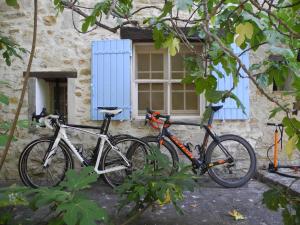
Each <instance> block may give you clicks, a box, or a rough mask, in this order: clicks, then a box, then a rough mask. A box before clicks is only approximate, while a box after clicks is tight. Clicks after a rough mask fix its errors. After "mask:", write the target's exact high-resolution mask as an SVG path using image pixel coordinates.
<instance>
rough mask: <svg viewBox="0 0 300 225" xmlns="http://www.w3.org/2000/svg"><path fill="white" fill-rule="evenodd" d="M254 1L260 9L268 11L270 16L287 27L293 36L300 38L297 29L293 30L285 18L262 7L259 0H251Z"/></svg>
mask: <svg viewBox="0 0 300 225" xmlns="http://www.w3.org/2000/svg"><path fill="white" fill-rule="evenodd" d="M250 1H251V2H252V4H253V5H254V6H255V7H256V8H257V9H259V10H261V11H263V12H266V13H267V14H269V15H270V16H272V17H273V18H274V19H275V20H276V21H277V22H278V23H279V24H281V25H282V26H283V27H284V28H285V29H287V30H288V31H289V33H291V35H293V37H296V38H300V34H298V33H296V32H295V31H293V30H292V29H291V28H290V27H289V26H288V25H287V24H286V23H285V22H284V21H283V20H281V19H280V18H279V17H278V16H276V15H275V14H274V13H273V12H272V11H271V10H268V9H265V8H264V7H261V6H260V5H259V3H258V2H256V1H255V0H250Z"/></svg>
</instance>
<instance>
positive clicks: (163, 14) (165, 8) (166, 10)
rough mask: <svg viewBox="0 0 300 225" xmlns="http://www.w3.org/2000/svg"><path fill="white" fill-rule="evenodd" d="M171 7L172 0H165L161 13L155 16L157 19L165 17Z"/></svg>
mask: <svg viewBox="0 0 300 225" xmlns="http://www.w3.org/2000/svg"><path fill="white" fill-rule="evenodd" d="M172 8H173V2H172V1H166V3H165V5H164V7H163V9H162V14H161V15H160V16H159V17H158V18H157V19H158V20H159V19H161V18H163V17H165V16H166V15H168V14H169V13H171V12H172Z"/></svg>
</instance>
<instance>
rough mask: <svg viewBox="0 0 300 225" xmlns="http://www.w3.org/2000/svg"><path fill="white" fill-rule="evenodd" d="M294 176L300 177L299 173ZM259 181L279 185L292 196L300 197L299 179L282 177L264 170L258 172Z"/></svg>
mask: <svg viewBox="0 0 300 225" xmlns="http://www.w3.org/2000/svg"><path fill="white" fill-rule="evenodd" d="M294 175H295V176H296V175H297V176H300V173H299V171H298V172H297V173H296V174H294ZM257 179H258V180H260V181H262V182H264V183H268V184H270V185H278V186H281V187H283V188H287V189H288V190H289V191H290V192H291V193H292V194H295V195H299V196H300V180H299V179H297V180H296V179H294V178H289V177H284V176H280V175H278V174H276V173H270V172H268V171H267V170H262V169H260V170H258V171H257Z"/></svg>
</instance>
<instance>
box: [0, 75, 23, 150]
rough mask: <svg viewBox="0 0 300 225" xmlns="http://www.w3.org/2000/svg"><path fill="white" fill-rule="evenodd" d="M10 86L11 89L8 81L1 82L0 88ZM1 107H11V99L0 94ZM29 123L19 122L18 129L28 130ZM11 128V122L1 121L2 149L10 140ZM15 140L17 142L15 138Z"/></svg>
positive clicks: (0, 138)
mask: <svg viewBox="0 0 300 225" xmlns="http://www.w3.org/2000/svg"><path fill="white" fill-rule="evenodd" d="M4 85H5V86H8V87H10V85H9V83H8V82H6V81H0V86H4ZM0 105H3V107H4V106H7V105H9V97H8V96H7V95H5V94H4V93H2V92H0ZM28 125H29V121H28V120H19V121H18V123H17V126H18V128H28ZM10 127H11V122H10V121H0V147H1V146H4V145H5V144H6V142H7V139H8V135H7V133H8V131H9V129H10ZM13 140H16V138H15V137H14V139H13Z"/></svg>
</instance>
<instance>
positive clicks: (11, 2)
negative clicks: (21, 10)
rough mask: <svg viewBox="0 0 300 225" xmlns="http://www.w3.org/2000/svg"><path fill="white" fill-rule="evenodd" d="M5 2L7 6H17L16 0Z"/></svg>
mask: <svg viewBox="0 0 300 225" xmlns="http://www.w3.org/2000/svg"><path fill="white" fill-rule="evenodd" d="M5 1H6V4H7V5H9V6H13V7H17V6H18V2H17V0H5Z"/></svg>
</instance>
